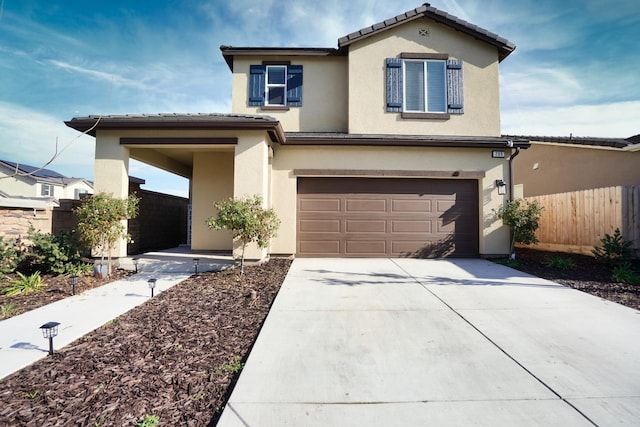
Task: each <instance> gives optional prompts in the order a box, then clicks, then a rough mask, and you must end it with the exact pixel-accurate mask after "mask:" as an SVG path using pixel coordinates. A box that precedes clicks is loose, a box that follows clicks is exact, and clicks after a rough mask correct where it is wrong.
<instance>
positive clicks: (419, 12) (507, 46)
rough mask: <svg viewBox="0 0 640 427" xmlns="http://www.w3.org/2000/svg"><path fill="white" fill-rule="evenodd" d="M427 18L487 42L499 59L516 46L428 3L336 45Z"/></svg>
mask: <svg viewBox="0 0 640 427" xmlns="http://www.w3.org/2000/svg"><path fill="white" fill-rule="evenodd" d="M421 18H429V19H432V20H434V21H436V22H439V23H441V24H443V25H446V26H448V27H450V28H452V29H454V30H456V31H460V32H463V33H465V34H467V35H469V36H471V37H473V38H475V39H478V40H481V41H483V42H486V43H489V44H491V45H493V46H495V47H496V48H497V49H498V57H499V59H500V61H502V60H503V59H504V58H506V57H507V56H509V54H510V53H511V52H513V51H514V50H515V48H516V46H515V44H513V43H512V42H510V41H509V40H507V39H505V38H502V37H500V36H498V35H497V34H495V33H492V32H490V31H488V30H485V29H484V28H480V27H478V26H477V25H473V24H471V23H469V22H467V21H465V20H463V19H460V18H458V17H455V16H453V15H450V14H448V13H446V12H444V11H442V10H439V9H436V8H435V7H433V6H431V5H430V4H429V3H424V4H423V5H422V6H420V7H417V8H415V9H411V10H409V11H407V12H405V13H402V14H400V15H398V16H395V17H393V18H389V19H386V20H384V21H382V22H378V23H377V24H373V25H371V26H368V27H365V28H362V29H360V30H358V31H356V32H353V33H351V34H348V35H346V36H344V37H341V38H340V39H339V40H338V46H339V47H340V49H343V48H345V47H346V46H348V45H350V44H352V43H355V42H357V41H359V40H362V39H364V38H367V37H371V36H372V35H374V34H378V33H381V32H383V31H386V30H389V29H391V28H394V27H397V26H399V25H403V24H406V23H407V22H411V21H414V20H416V19H421Z"/></svg>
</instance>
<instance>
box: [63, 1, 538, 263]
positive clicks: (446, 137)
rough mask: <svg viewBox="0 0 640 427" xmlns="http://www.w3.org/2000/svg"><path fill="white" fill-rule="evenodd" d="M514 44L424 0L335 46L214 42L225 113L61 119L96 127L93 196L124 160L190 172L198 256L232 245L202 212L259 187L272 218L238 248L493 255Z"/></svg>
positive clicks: (506, 152) (498, 239) (119, 180)
mask: <svg viewBox="0 0 640 427" xmlns="http://www.w3.org/2000/svg"><path fill="white" fill-rule="evenodd" d="M514 48H515V46H513V45H512V44H511V43H510V42H508V41H507V40H505V39H502V38H500V37H499V36H497V35H495V34H492V33H490V32H488V31H486V30H483V29H480V28H478V27H476V26H473V25H471V24H469V23H467V22H465V21H462V20H459V19H458V18H455V17H452V16H451V15H448V14H446V13H444V12H442V11H439V10H437V9H435V8H433V7H431V6H429V5H423V6H420V7H418V8H416V9H413V10H410V11H408V12H406V13H404V14H402V15H398V16H397V17H395V18H391V19H389V20H386V21H384V22H381V23H378V24H375V25H373V26H371V27H367V28H363V29H361V30H359V31H357V32H354V33H352V34H349V35H347V36H345V37H342V38H341V39H339V41H338V48H337V49H332V48H263V47H257V48H253V47H230V46H222V47H221V50H222V54H223V56H224V58H225V60H226V62H227V64H228V65H229V69H230V71H231V73H232V85H233V86H232V87H233V93H232V113H231V114H200V115H141V116H103V117H92V116H90V117H83V118H74V119H73V120H71V121H69V122H67V125H69V126H71V127H73V128H75V129H77V130H79V131H87V130H89V129H92V130H91V134H92V135H94V136H96V164H95V187H96V191H106V192H109V193H112V194H114V195H117V196H120V197H125V196H126V187H127V182H128V160H129V158H135V159H137V160H140V161H143V162H145V163H148V164H151V165H154V166H157V167H160V168H163V169H165V170H168V171H170V172H173V173H176V174H178V175H181V176H184V177H187V178H189V179H190V180H191V195H190V198H191V204H192V224H191V230H192V231H191V247H192V249H193V250H231V249H233V248H234V247H233V245H234V243H233V242H232V240H231V237H230V235H229V234H228V233H226V232H212V231H210V230H208V229H207V227H206V226H205V219H206V218H208V217H209V216H211V215H213V214H214V211H213V203H214V202H215V201H217V200H220V199H225V198H229V197H243V196H247V195H254V194H257V195H260V196H262V198H263V200H264V203H265V206H267V207H272V208H273V209H274V210H275V211H276V213H277V214H278V217H279V218H280V219H281V222H282V223H281V226H280V229H279V232H278V236H277V237H276V238H274V239H273V240H272V243H271V247H270V248H269V249H268V250H260V249H258V248H256V247H253V248H251V249H250V251H249V253H248V254H247V257H248V258H255V259H259V258H263V257H265V256H266V255H267V254H268V253H271V254H287V255H288V254H294V255H296V256H322V257H334V256H338V257H343V256H353V257H388V256H428V257H442V256H464V257H477V256H494V255H503V254H507V253H508V251H509V230H508V229H507V228H506V227H504V226H503V225H502V224H501V223H500V222H499V221H495V220H494V219H493V214H492V211H493V210H494V209H496V208H498V207H499V206H500V205H501V204H502V203H504V201H505V200H506V199H507V198H509V197H511V194H510V193H511V192H510V191H509V190H510V187H511V184H512V183H511V182H510V178H509V177H510V176H511V172H512V171H511V166H512V165H511V161H510V159H511V158H512V156H513V155H514V153H516V152H517V151H520V149H521V148H527V147H528V146H529V143H528V141H526V140H524V139H514V138H503V137H501V135H500V105H499V89H498V86H499V79H498V75H499V72H498V68H499V63H500V61H502V60H503V59H504V58H505V57H506V56H508V55H509V54H510V53H511V52H512V51H513V49H514ZM96 122H97V123H96ZM115 255H116V256H124V255H126V253H125V252H124V249H123V247H122V246H121V247H120V249H119V250H118V253H116V254H115Z"/></svg>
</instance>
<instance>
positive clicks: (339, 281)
mask: <svg viewBox="0 0 640 427" xmlns="http://www.w3.org/2000/svg"><path fill="white" fill-rule="evenodd" d="M218 425H219V426H224V427H230V426H242V427H246V426H279V427H280V426H385V427H386V426H426V425H434V426H469V425H475V426H494V427H495V426H593V425H598V426H613V425H615V426H622V425H628V426H638V425H640V312H638V311H636V310H633V309H630V308H626V307H623V306H621V305H618V304H615V303H611V302H607V301H604V300H601V299H599V298H596V297H593V296H590V295H587V294H584V293H581V292H579V291H575V290H573V289H570V288H566V287H563V286H560V285H558V284H555V283H553V282H549V281H546V280H543V279H540V278H536V277H532V276H529V275H526V274H524V273H521V272H518V271H515V270H512V269H509V268H506V267H503V266H500V265H496V264H493V263H491V262H488V261H484V260H417V259H296V260H295V261H294V262H293V265H292V267H291V270H290V271H289V274H288V276H287V278H286V280H285V282H284V284H283V286H282V289H281V291H280V293H279V294H278V296H277V298H276V300H275V303H274V305H273V308H272V309H271V311H270V313H269V316H268V317H267V320H266V322H265V325H264V327H263V329H262V331H261V332H260V335H259V337H258V340H257V342H256V344H255V346H254V348H253V350H252V352H251V354H250V356H249V359H248V361H247V364H246V366H245V368H244V370H243V372H242V374H241V376H240V379H239V381H238V383H237V385H236V387H235V389H234V391H233V394H232V395H231V398H230V400H229V403H228V405H227V407H226V409H225V411H224V413H223V415H222V418H221V420H220V422H219V423H218Z"/></svg>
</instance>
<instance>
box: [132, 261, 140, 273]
mask: <svg viewBox="0 0 640 427" xmlns="http://www.w3.org/2000/svg"><path fill="white" fill-rule="evenodd" d="M139 262H140V258H134V259H133V266H134V267H135V268H136V273H137V272H138V263H139Z"/></svg>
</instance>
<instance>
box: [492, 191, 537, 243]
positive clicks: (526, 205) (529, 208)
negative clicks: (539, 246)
mask: <svg viewBox="0 0 640 427" xmlns="http://www.w3.org/2000/svg"><path fill="white" fill-rule="evenodd" d="M543 210H544V208H543V207H542V206H541V205H540V204H539V203H538V202H537V201H536V200H534V201H527V200H522V199H516V200H511V201H508V202H506V203H505V204H504V205H502V206H500V208H499V209H498V210H494V212H495V215H496V217H497V218H498V219H501V220H502V222H503V223H504V224H505V225H508V226H509V227H511V232H512V233H513V238H512V239H511V248H510V253H511V254H513V247H514V246H515V244H516V243H522V244H525V245H533V244H536V243H538V238H537V237H536V230H537V229H538V227H539V226H540V215H541V214H542V211H543Z"/></svg>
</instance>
